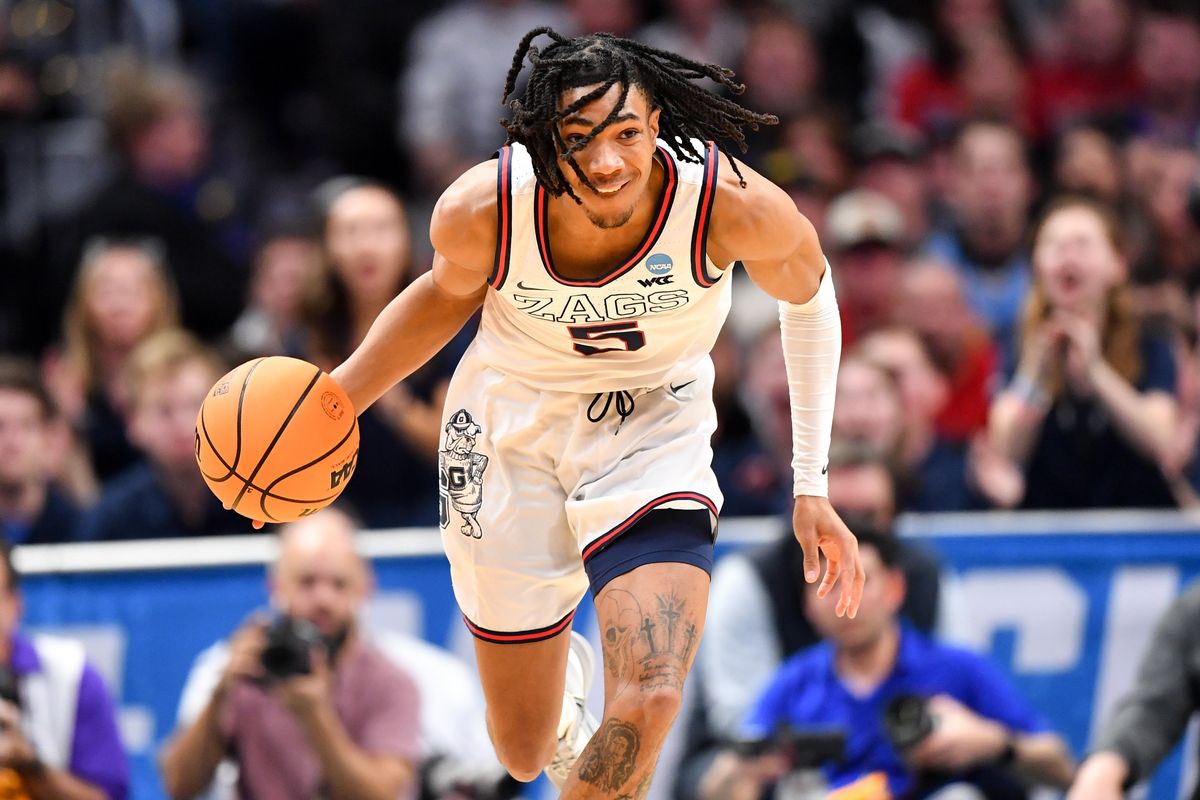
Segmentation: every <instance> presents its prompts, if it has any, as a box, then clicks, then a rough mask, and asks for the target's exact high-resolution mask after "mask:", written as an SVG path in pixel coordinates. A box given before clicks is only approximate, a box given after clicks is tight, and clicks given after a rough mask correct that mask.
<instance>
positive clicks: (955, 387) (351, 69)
mask: <svg viewBox="0 0 1200 800" xmlns="http://www.w3.org/2000/svg"><path fill="white" fill-rule="evenodd" d="M1195 5H1196V4H1194V3H1193V4H1188V3H1186V2H1177V1H1174V0H1155V2H1133V0H927V2H922V3H900V2H894V1H893V0H861V1H860V2H853V3H848V2H805V3H790V2H783V1H782V0H781V1H780V2H765V1H764V2H757V3H737V4H733V3H723V2H720V0H658V2H651V1H650V0H644V1H643V2H638V0H614V2H607V3H592V2H582V1H576V0H565V1H564V2H562V3H557V4H550V3H543V2H533V1H532V0H477V1H476V2H453V3H445V2H441V3H439V2H432V3H425V4H421V6H420V8H419V9H417V8H409V7H408V4H403V3H373V2H346V3H337V4H334V3H320V2H302V1H301V0H294V1H293V2H274V1H272V2H266V0H240V1H239V2H232V1H229V2H211V3H210V2H204V3H201V2H189V1H188V0H177V1H176V2H170V1H169V0H160V2H131V1H130V2H126V1H121V0H118V1H117V2H112V3H105V4H73V3H67V2H64V0H18V1H17V2H7V3H3V4H0V12H2V13H0V181H2V186H3V190H2V191H0V264H2V265H3V266H2V268H3V270H4V276H3V285H4V291H3V293H0V355H2V356H3V358H2V360H0V454H2V455H3V457H2V458H0V524H2V525H3V528H4V532H5V533H6V535H7V536H8V538H9V539H10V540H11V541H13V542H17V543H22V542H50V541H62V540H80V539H85V540H87V539H112V538H151V537H163V536H179V535H191V534H207V533H218V532H220V533H227V532H236V531H238V530H240V529H243V528H242V526H241V523H240V522H239V520H238V519H237V518H235V517H233V516H232V515H229V514H224V513H222V510H221V509H220V508H219V507H215V506H214V501H213V500H212V499H211V498H210V497H209V496H208V494H207V493H206V492H205V490H204V488H203V486H202V485H200V483H199V477H198V475H197V474H196V472H195V470H194V469H193V468H192V465H191V461H192V455H191V450H192V441H191V439H192V425H193V418H194V417H193V415H194V411H195V409H196V407H197V404H198V402H199V399H200V398H201V397H202V396H203V391H204V387H205V386H206V385H208V384H209V383H211V380H212V379H213V378H214V377H215V376H217V375H219V374H220V373H221V372H223V371H224V370H225V369H226V368H228V367H229V366H232V365H233V364H236V363H238V362H239V361H241V360H244V359H246V358H248V357H251V356H255V355H259V354H290V355H295V356H300V357H304V358H307V359H309V360H312V361H315V362H317V363H319V364H321V365H323V366H326V367H332V366H333V365H335V364H337V363H338V362H339V361H340V360H341V359H342V358H343V357H345V356H346V355H347V354H348V353H349V352H350V351H351V350H352V349H353V348H354V346H355V345H356V344H357V342H359V341H360V340H361V339H362V337H363V335H364V333H365V331H366V329H367V328H368V327H369V325H370V322H371V320H372V319H373V318H374V316H375V315H376V314H377V313H378V311H379V310H380V309H381V308H382V307H383V306H384V305H385V304H386V303H387V302H388V300H389V299H390V298H391V297H393V296H394V295H395V294H396V292H397V291H399V290H400V289H402V288H403V287H404V286H405V285H406V284H407V283H408V282H409V281H410V280H411V279H412V278H413V277H414V275H416V274H419V273H420V272H421V271H422V270H424V269H427V268H428V265H429V262H430V259H431V253H430V248H429V244H428V239H427V237H426V235H425V226H426V222H427V220H428V215H429V212H430V209H431V208H432V204H433V202H434V201H435V200H436V198H437V196H438V194H439V192H440V191H441V190H442V189H443V188H444V187H445V186H446V185H447V184H448V183H449V182H450V181H451V180H453V178H454V177H455V176H456V175H457V174H459V173H460V172H461V171H462V170H463V169H464V168H466V167H467V166H468V165H470V164H472V163H476V162H478V161H481V160H485V159H487V158H488V157H489V156H490V155H491V154H492V153H493V151H494V150H495V148H496V147H497V146H498V145H500V144H502V143H503V132H502V129H501V127H500V126H499V125H498V124H497V122H498V119H499V117H500V115H501V113H502V111H503V109H502V108H501V106H500V104H499V93H500V83H501V79H502V77H503V75H504V73H505V68H506V66H507V65H508V64H509V63H510V61H511V56H512V50H513V48H514V46H515V43H516V42H517V40H518V39H519V37H520V35H522V34H523V33H524V32H525V31H527V30H529V29H531V28H533V27H536V26H538V25H545V24H549V25H552V26H554V27H556V28H557V29H559V30H561V31H564V32H568V33H570V32H578V31H587V30H608V31H612V32H615V33H617V34H621V35H628V36H634V37H637V38H640V39H642V40H644V41H647V42H650V43H652V44H655V45H659V46H662V47H666V48H669V49H673V50H676V51H679V52H682V53H685V54H687V55H689V56H691V57H694V58H697V59H701V60H705V61H713V62H718V63H722V64H726V65H730V66H732V67H734V68H735V69H736V70H737V71H738V74H739V76H740V78H741V79H742V80H744V81H745V83H746V91H745V93H744V94H743V95H742V96H741V97H740V102H743V103H744V104H746V105H747V106H749V107H751V108H753V109H755V110H758V111H764V112H770V113H773V114H776V115H777V116H778V117H779V118H780V122H779V124H778V125H775V126H764V127H762V128H760V129H759V130H755V131H751V132H750V135H749V137H748V144H749V148H748V150H747V152H746V153H745V154H744V156H743V158H744V160H745V161H746V162H747V163H748V164H750V165H751V166H752V167H753V168H755V169H757V170H759V171H760V172H762V173H763V174H765V175H766V176H767V177H769V178H770V179H771V180H773V181H775V182H776V183H778V184H779V185H781V186H782V187H784V188H785V189H786V190H787V191H788V192H789V193H790V194H791V196H792V197H793V198H794V199H795V202H796V204H797V206H798V207H799V208H800V209H801V210H802V211H803V212H804V213H805V214H806V215H807V216H808V217H809V218H810V219H811V220H812V221H813V222H814V224H815V225H816V226H817V229H818V231H819V232H820V234H821V237H822V242H823V244H824V247H825V250H826V252H827V254H828V256H829V258H830V261H831V263H832V264H833V268H834V275H835V280H836V282H837V287H838V295H839V300H840V304H841V308H842V314H843V333H844V343H845V353H844V362H843V363H844V366H843V369H842V374H841V378H840V381H839V387H838V399H837V417H836V420H835V438H837V439H845V440H849V441H853V442H856V443H859V444H866V445H867V446H869V447H870V448H872V449H874V450H876V451H877V452H878V453H879V454H880V455H882V456H883V457H884V458H885V459H886V461H887V463H888V464H889V465H890V468H891V469H892V470H893V472H894V474H895V477H896V479H897V482H898V485H899V486H900V487H901V491H900V496H899V498H898V501H897V503H898V508H899V510H914V511H957V510H973V509H986V508H1054V507H1065V508H1088V507H1112V506H1120V507H1162V506H1184V507H1190V506H1194V505H1197V504H1200V495H1198V493H1197V486H1198V485H1200V461H1198V460H1197V459H1196V457H1195V453H1196V442H1197V438H1198V433H1200V361H1198V359H1197V350H1196V342H1197V336H1196V330H1197V325H1198V324H1200V303H1198V302H1196V299H1197V290H1198V289H1200V219H1198V217H1200V189H1197V172H1198V156H1197V134H1198V132H1200V12H1198V11H1197V9H1196V7H1195ZM464 42H470V46H469V47H464V46H463V43H464ZM736 281H737V283H736V285H735V286H736V289H737V294H738V299H737V301H736V302H735V309H734V312H733V318H732V320H731V323H730V325H729V326H728V329H727V331H726V334H725V335H724V337H723V338H722V340H721V342H720V343H719V345H718V347H717V350H716V352H715V353H714V357H715V360H716V362H717V365H718V376H719V379H718V385H717V389H716V401H717V405H718V408H719V411H720V420H721V423H720V427H719V430H718V432H717V435H716V437H715V440H714V451H715V464H716V467H717V470H718V476H719V478H720V479H721V480H722V484H723V486H724V489H725V492H726V497H727V500H726V506H725V513H726V514H727V515H744V514H774V513H777V512H780V511H782V510H784V508H785V507H786V505H787V501H788V496H787V494H788V489H787V487H788V485H789V484H788V480H787V478H786V475H787V458H788V454H787V453H786V452H784V451H783V450H782V449H781V443H786V442H787V440H788V437H787V436H783V435H780V431H781V429H783V426H786V425H787V398H786V382H785V380H784V378H783V370H782V368H781V355H780V352H779V345H778V337H777V335H776V334H775V332H774V330H773V329H772V328H771V327H770V325H769V324H764V322H763V320H769V319H770V318H771V317H772V314H770V313H763V311H764V310H765V306H764V305H763V303H762V301H763V298H762V296H761V295H757V294H756V293H755V290H754V289H753V287H752V286H750V285H749V284H748V282H747V281H745V279H744V275H741V274H740V273H739V274H738V275H737V276H736ZM470 337H471V331H470V330H466V331H464V333H463V334H462V335H461V336H460V337H459V339H458V340H456V341H455V342H454V343H453V344H452V345H451V346H450V347H448V348H447V350H446V352H444V353H443V354H442V355H441V356H440V357H439V358H438V359H436V360H435V362H433V363H431V364H430V365H428V366H427V367H426V368H425V369H423V370H422V371H421V372H420V373H419V374H417V375H414V376H413V377H412V378H410V379H409V380H407V381H405V382H404V383H403V384H401V385H399V386H397V387H396V388H395V390H393V391H392V392H391V393H390V394H388V395H387V397H385V398H384V399H383V400H382V401H381V402H380V403H378V404H377V405H376V406H375V407H373V408H372V409H370V411H369V412H368V413H367V414H366V415H365V416H364V418H363V420H362V427H363V439H364V441H368V442H370V447H367V448H364V450H363V453H362V457H361V461H360V462H359V467H358V474H357V475H356V477H355V480H354V481H353V482H352V483H351V484H350V487H349V489H348V491H347V499H348V500H349V501H350V502H351V504H352V505H353V506H354V508H355V509H356V510H357V512H358V513H359V514H361V515H362V518H363V519H364V520H365V522H366V524H367V525H368V526H372V527H385V526H408V525H423V524H428V523H431V522H432V521H433V519H434V518H435V516H434V515H435V509H436V498H435V496H434V493H435V491H436V484H435V482H434V481H433V480H432V479H430V477H429V476H430V475H432V464H433V458H434V454H435V451H436V447H437V431H438V428H439V426H438V425H437V424H436V421H437V417H438V414H439V413H440V402H441V396H442V392H443V391H444V390H445V387H446V384H447V378H448V376H449V374H450V372H451V371H452V369H453V366H454V364H455V363H456V360H457V357H458V356H459V354H461V352H462V351H463V349H464V348H465V346H466V344H467V343H468V342H469V340H470Z"/></svg>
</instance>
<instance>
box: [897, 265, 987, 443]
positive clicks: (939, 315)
mask: <svg viewBox="0 0 1200 800" xmlns="http://www.w3.org/2000/svg"><path fill="white" fill-rule="evenodd" d="M896 316H897V318H898V320H899V321H900V322H901V323H902V324H903V325H905V326H907V327H909V328H911V329H912V330H913V331H915V332H916V333H917V334H918V335H919V336H920V337H921V341H922V342H923V343H924V345H925V347H926V349H927V351H928V353H929V357H930V358H931V359H932V360H933V363H934V364H935V365H936V366H937V369H938V371H939V372H941V373H942V374H943V375H945V376H947V378H948V381H949V386H948V390H949V394H948V396H947V398H946V402H945V403H944V404H943V405H942V409H941V411H939V412H938V415H937V432H938V434H939V435H940V436H942V437H944V438H945V439H947V440H949V441H955V442H965V441H968V440H970V439H971V438H972V437H973V436H974V435H975V434H977V433H980V432H982V431H983V430H984V429H985V428H986V427H987V418H988V406H989V404H990V403H991V399H992V394H993V391H994V387H995V383H996V381H997V379H998V374H997V373H998V371H999V368H1000V363H999V352H998V350H997V348H996V345H995V344H994V343H993V342H992V340H991V337H990V336H988V333H987V330H986V328H984V326H983V324H982V322H980V320H979V318H978V317H977V316H976V315H975V313H974V312H973V311H972V310H971V307H970V305H969V304H968V303H967V297H966V292H965V290H964V287H963V281H962V278H961V277H960V276H959V274H958V273H957V272H956V271H955V270H954V268H953V267H952V266H950V265H949V264H946V263H945V262H943V261H941V260H939V259H936V258H931V257H928V256H925V257H918V258H916V259H914V260H912V261H910V262H909V263H908V264H907V265H905V267H904V278H903V280H902V282H901V290H900V296H899V297H898V298H897V307H896Z"/></svg>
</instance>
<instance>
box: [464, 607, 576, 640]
mask: <svg viewBox="0 0 1200 800" xmlns="http://www.w3.org/2000/svg"><path fill="white" fill-rule="evenodd" d="M574 618H575V611H574V610H572V611H571V612H570V613H569V614H567V615H566V616H565V617H563V618H562V619H560V620H559V621H558V622H555V623H554V624H552V625H547V626H546V627H544V628H535V629H534V630H531V631H515V632H506V631H493V630H489V629H488V628H481V627H479V626H478V625H476V624H475V623H474V622H471V620H469V619H467V615H466V614H463V622H465V623H466V624H467V630H469V631H470V632H471V634H472V635H473V636H474V637H475V638H476V639H482V640H483V641H485V642H491V643H492V644H526V643H528V642H543V641H545V640H546V639H553V638H554V637H555V636H558V635H559V634H560V633H562V632H563V631H565V630H566V629H567V628H568V627H570V625H571V620H572V619H574Z"/></svg>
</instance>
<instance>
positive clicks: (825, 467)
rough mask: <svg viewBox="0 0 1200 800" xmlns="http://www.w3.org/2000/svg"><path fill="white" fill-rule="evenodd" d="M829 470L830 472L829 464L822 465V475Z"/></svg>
mask: <svg viewBox="0 0 1200 800" xmlns="http://www.w3.org/2000/svg"><path fill="white" fill-rule="evenodd" d="M827 472H829V465H828V464H826V465H825V466H823V467H821V474H822V475H824V474H825V473H827Z"/></svg>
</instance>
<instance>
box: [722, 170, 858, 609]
mask: <svg viewBox="0 0 1200 800" xmlns="http://www.w3.org/2000/svg"><path fill="white" fill-rule="evenodd" d="M721 167H722V169H721V173H720V179H719V181H718V185H717V196H716V199H715V200H714V202H713V219H712V228H711V230H710V232H709V238H708V254H709V257H710V258H711V259H712V260H713V262H714V263H715V264H717V265H718V266H722V267H728V265H731V264H732V263H733V262H735V261H741V262H742V264H744V265H745V267H746V271H747V273H749V275H750V278H751V279H752V280H753V281H754V282H755V283H756V284H757V285H758V286H759V287H760V288H761V289H762V290H763V291H765V292H766V293H767V294H769V295H771V296H772V297H774V298H775V299H777V300H780V301H783V302H784V303H790V304H793V305H796V306H802V305H803V304H807V303H811V302H813V301H815V299H816V298H815V296H816V295H817V293H818V289H819V288H820V287H821V286H822V279H823V278H824V277H825V270H826V265H825V256H824V254H823V253H822V251H821V244H820V242H819V241H818V238H817V232H816V230H815V229H814V228H813V225H812V223H811V222H809V221H808V220H807V219H806V218H805V217H804V215H803V214H801V213H800V212H799V211H798V210H797V209H796V205H795V203H794V202H792V199H791V198H790V197H788V195H787V194H786V193H785V192H784V191H783V190H782V189H780V188H779V187H778V186H776V185H775V184H773V183H771V182H770V181H768V180H767V179H766V178H764V177H762V176H761V175H759V174H758V173H756V172H755V171H754V170H752V169H750V168H749V167H748V166H746V165H745V164H742V163H740V162H739V163H738V170H739V171H740V172H741V173H742V175H743V176H744V179H745V184H746V185H745V186H744V187H743V186H742V184H741V180H740V179H739V177H738V175H737V174H736V173H735V172H734V170H733V165H732V164H731V163H730V162H729V160H728V159H726V158H725V157H724V156H722V164H721ZM785 350H786V348H785ZM806 355H807V354H806ZM831 355H832V357H833V358H834V366H835V369H834V371H835V372H836V353H833V354H831ZM826 382H829V381H828V379H826ZM825 388H826V389H827V390H828V391H829V392H832V391H833V389H834V387H833V386H832V385H829V386H827V387H825ZM792 399H793V406H794V407H795V406H796V405H797V403H796V399H797V398H796V396H795V391H793V398H792ZM795 424H796V421H795V413H794V414H793V425H795ZM821 457H822V458H823V457H824V454H823V453H822V454H821ZM793 524H794V527H795V532H796V539H797V540H798V541H799V542H800V546H801V548H802V549H803V550H804V574H805V578H806V579H807V580H808V581H809V582H813V581H815V580H817V578H818V576H819V573H820V554H824V555H825V558H826V562H827V568H826V571H825V577H824V579H823V580H822V582H821V586H820V588H819V590H818V592H819V594H820V595H821V596H822V597H824V596H825V595H826V594H828V593H829V592H830V591H831V590H832V589H833V587H834V586H835V585H836V584H837V583H838V582H839V580H840V582H841V586H840V587H839V589H840V593H841V596H840V598H839V602H838V606H837V609H838V613H839V614H848V615H850V616H854V615H855V614H856V613H857V612H858V603H859V599H860V598H861V596H862V588H863V583H864V581H865V575H864V573H863V570H862V564H861V563H860V562H859V558H858V544H857V541H856V540H855V538H854V535H853V534H852V533H851V532H850V531H849V529H848V528H847V527H846V525H845V524H844V523H843V522H842V520H841V519H840V518H839V517H838V515H837V513H836V512H834V510H833V507H832V506H831V505H830V504H829V500H828V498H826V497H824V496H822V495H820V494H807V493H805V490H798V491H797V492H796V504H795V510H794V513H793Z"/></svg>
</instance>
